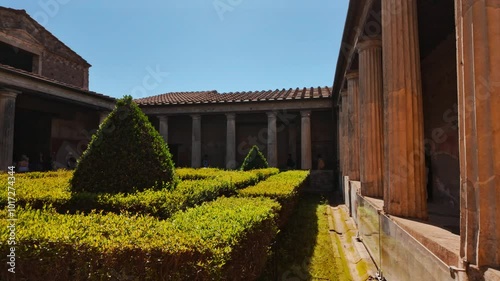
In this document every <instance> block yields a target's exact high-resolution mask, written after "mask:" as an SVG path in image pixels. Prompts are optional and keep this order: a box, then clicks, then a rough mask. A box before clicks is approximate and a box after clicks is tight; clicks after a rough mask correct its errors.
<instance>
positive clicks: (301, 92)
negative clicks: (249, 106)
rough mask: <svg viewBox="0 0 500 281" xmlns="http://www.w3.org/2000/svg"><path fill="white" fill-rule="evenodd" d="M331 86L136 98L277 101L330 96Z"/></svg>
mask: <svg viewBox="0 0 500 281" xmlns="http://www.w3.org/2000/svg"><path fill="white" fill-rule="evenodd" d="M331 93H332V88H331V87H317V88H312V87H311V88H302V89H299V88H296V89H281V90H280V89H276V90H267V91H249V92H230V93H218V92H217V91H215V90H212V91H198V92H172V93H166V94H162V95H157V96H152V97H146V98H140V99H136V100H135V102H136V103H138V104H140V105H175V104H204V103H233V102H234V103H241V102H260V101H277V100H290V99H312V98H314V99H320V98H330V97H331Z"/></svg>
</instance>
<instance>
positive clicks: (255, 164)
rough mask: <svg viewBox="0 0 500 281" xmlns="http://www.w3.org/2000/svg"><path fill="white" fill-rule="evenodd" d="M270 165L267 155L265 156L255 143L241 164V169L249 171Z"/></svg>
mask: <svg viewBox="0 0 500 281" xmlns="http://www.w3.org/2000/svg"><path fill="white" fill-rule="evenodd" d="M268 167H269V164H268V163H267V160H266V157H264V154H262V152H260V149H259V147H258V146H256V145H254V146H252V148H250V151H248V154H247V156H246V157H245V160H243V164H241V167H240V170H242V171H249V170H254V169H264V168H268Z"/></svg>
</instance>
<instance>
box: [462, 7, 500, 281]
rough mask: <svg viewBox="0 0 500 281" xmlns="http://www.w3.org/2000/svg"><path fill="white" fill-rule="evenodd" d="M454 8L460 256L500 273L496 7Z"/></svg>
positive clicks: (499, 35) (499, 55)
mask: <svg viewBox="0 0 500 281" xmlns="http://www.w3.org/2000/svg"><path fill="white" fill-rule="evenodd" d="M455 5H456V13H457V17H456V18H457V35H458V36H457V38H458V41H457V51H458V52H457V53H458V61H457V70H458V116H459V126H458V127H459V138H460V142H459V145H460V182H461V190H460V192H461V198H460V212H461V215H460V218H461V222H460V228H461V231H460V233H461V235H460V238H461V256H462V257H463V258H464V259H466V260H467V261H468V262H469V263H471V264H473V265H476V266H480V267H482V266H490V267H497V268H500V251H499V250H498V249H500V208H499V207H498V204H499V202H500V122H499V120H500V64H499V63H498V62H499V61H500V49H499V46H500V28H499V27H500V20H499V19H500V6H499V5H498V1H465V0H455ZM493 280H496V279H493Z"/></svg>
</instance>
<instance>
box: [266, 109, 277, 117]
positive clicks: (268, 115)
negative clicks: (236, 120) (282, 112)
mask: <svg viewBox="0 0 500 281" xmlns="http://www.w3.org/2000/svg"><path fill="white" fill-rule="evenodd" d="M266 114H267V118H276V112H275V111H268V112H266Z"/></svg>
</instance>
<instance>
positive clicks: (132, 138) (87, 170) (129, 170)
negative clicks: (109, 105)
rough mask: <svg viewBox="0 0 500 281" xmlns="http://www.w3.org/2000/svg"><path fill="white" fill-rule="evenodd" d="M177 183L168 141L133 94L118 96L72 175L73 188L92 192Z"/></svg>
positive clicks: (135, 188)
mask: <svg viewBox="0 0 500 281" xmlns="http://www.w3.org/2000/svg"><path fill="white" fill-rule="evenodd" d="M176 184H177V177H176V175H175V169H174V162H173V161H172V155H171V154H170V152H169V149H168V146H167V144H165V141H164V140H163V138H162V137H161V136H160V134H159V133H158V131H157V130H156V129H155V128H154V127H153V125H152V124H151V123H150V122H149V120H148V118H147V116H146V115H145V114H144V113H143V112H142V110H141V109H140V108H139V106H138V105H137V104H136V103H135V102H134V101H133V100H132V97H131V96H125V97H124V98H122V99H119V100H117V102H116V106H115V109H114V110H113V111H112V112H111V113H110V114H109V115H108V117H107V118H106V119H105V120H104V122H103V123H102V124H101V126H100V127H99V129H98V130H97V132H96V133H95V134H94V135H93V136H92V140H91V141H90V144H89V147H88V148H87V150H85V152H84V153H83V155H82V156H81V158H80V159H79V161H78V165H77V167H76V170H75V172H74V174H73V178H72V179H71V188H72V191H75V192H92V193H119V192H122V193H133V192H136V191H142V190H145V189H156V190H160V189H164V188H169V189H173V188H175V186H176Z"/></svg>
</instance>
